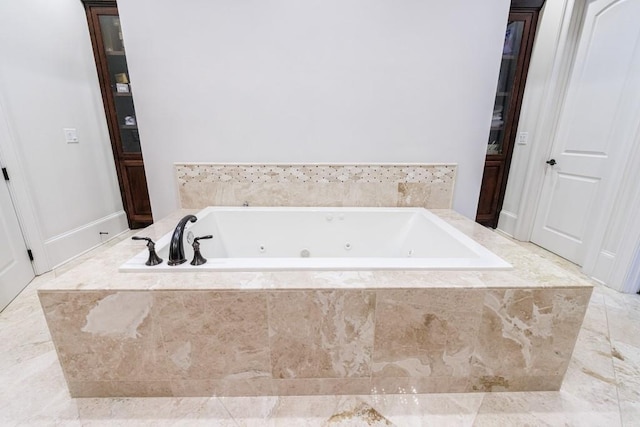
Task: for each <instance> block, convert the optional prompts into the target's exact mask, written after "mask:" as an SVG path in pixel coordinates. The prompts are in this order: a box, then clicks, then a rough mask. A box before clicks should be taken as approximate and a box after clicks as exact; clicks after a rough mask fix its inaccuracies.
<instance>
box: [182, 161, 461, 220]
mask: <svg viewBox="0 0 640 427" xmlns="http://www.w3.org/2000/svg"><path fill="white" fill-rule="evenodd" d="M175 172H176V178H177V182H178V193H179V196H180V205H181V206H182V207H183V208H186V209H200V208H204V207H206V206H241V205H242V204H243V203H244V202H248V203H249V204H250V205H251V206H328V207H333V206H387V207H389V206H400V207H402V206H414V207H424V208H428V209H449V208H451V204H452V201H453V187H454V183H455V177H456V165H455V164H221V163H176V164H175Z"/></svg>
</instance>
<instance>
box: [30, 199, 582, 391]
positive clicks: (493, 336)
mask: <svg viewBox="0 0 640 427" xmlns="http://www.w3.org/2000/svg"><path fill="white" fill-rule="evenodd" d="M435 212H436V213H437V214H438V215H439V216H440V217H442V218H443V219H445V220H446V221H447V222H449V223H451V224H452V225H454V226H455V227H456V228H458V229H460V230H461V231H462V232H464V233H465V234H468V235H470V236H471V237H473V238H474V239H475V240H476V241H478V242H479V243H481V244H483V245H485V246H486V247H488V248H489V249H490V250H492V251H493V252H494V253H496V254H497V255H499V256H501V257H503V258H504V259H505V260H506V261H508V262H509V263H511V264H512V265H514V267H515V268H514V270H511V271H490V272H473V271H470V272H455V271H432V272H418V271H406V272H390V271H340V272H338V271H323V272H313V271H303V272H287V271H281V272H269V273H261V272H220V273H163V274H159V273H119V272H118V266H119V265H120V264H121V263H122V262H124V261H125V260H126V259H128V258H130V257H131V256H132V255H134V254H135V253H137V252H138V251H140V250H141V249H143V247H142V248H141V245H140V244H138V243H137V242H133V241H124V242H122V243H120V244H118V245H116V246H115V247H113V248H111V249H109V250H107V251H105V252H103V253H102V254H101V255H99V256H96V257H95V258H93V259H91V260H89V261H87V262H85V263H84V264H82V265H80V266H78V267H76V268H75V269H73V270H71V271H69V272H67V273H65V274H64V275H62V276H61V277H59V278H57V279H55V280H53V281H51V282H49V283H47V284H46V285H44V286H43V287H41V288H40V289H39V291H38V294H39V298H40V302H41V305H42V308H43V311H44V313H45V317H46V319H47V323H48V326H49V329H50V332H51V335H52V338H53V342H54V344H55V347H56V350H57V353H58V357H59V360H60V364H61V366H62V368H63V372H64V374H65V377H66V379H67V383H68V386H69V390H70V392H71V395H72V396H74V397H91V396H96V397H106V396H211V395H218V396H257V395H305V394H306V395H313V394H318V395H324V394H376V393H403V392H407V391H411V392H413V393H430V392H473V391H531V390H558V389H559V387H560V385H561V383H562V379H563V376H564V373H565V370H566V369H567V366H568V363H569V360H570V358H571V353H572V351H573V347H574V344H575V340H576V337H577V334H578V331H579V329H580V326H581V324H582V319H583V316H584V313H585V310H586V307H587V304H588V301H589V298H590V295H591V292H592V286H591V285H590V284H589V283H587V282H585V281H582V280H580V279H577V278H576V277H575V276H573V275H571V274H567V273H566V272H565V271H564V270H563V269H561V268H559V267H557V266H556V265H553V264H551V263H549V262H547V261H545V260H544V259H542V258H541V257H539V256H538V255H535V254H533V253H531V252H530V251H528V250H526V249H524V248H522V247H521V246H519V245H517V244H514V243H512V242H510V241H508V240H506V239H504V238H503V237H501V236H499V235H498V234H496V233H494V232H492V231H489V230H487V229H484V228H483V227H481V226H479V225H477V224H475V223H473V222H472V221H470V220H468V219H466V218H463V217H462V216H460V215H458V214H456V213H454V212H452V211H449V210H443V211H435ZM186 213H187V211H184V210H183V211H180V212H176V213H175V214H174V215H172V216H171V217H169V218H166V219H165V220H162V221H159V222H158V223H156V224H155V225H153V226H152V227H150V228H148V229H145V230H142V231H140V232H139V233H138V234H139V235H147V236H150V237H152V238H154V239H157V238H158V237H159V236H161V235H163V234H164V233H166V232H167V231H169V230H170V229H171V228H173V226H174V225H175V223H176V222H177V220H178V219H179V218H180V217H181V216H183V215H184V214H186Z"/></svg>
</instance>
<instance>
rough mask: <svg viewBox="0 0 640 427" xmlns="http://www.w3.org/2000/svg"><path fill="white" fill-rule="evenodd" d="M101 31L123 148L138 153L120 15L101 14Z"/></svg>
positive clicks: (137, 138) (138, 144) (134, 113)
mask: <svg viewBox="0 0 640 427" xmlns="http://www.w3.org/2000/svg"><path fill="white" fill-rule="evenodd" d="M100 32H101V33H102V42H103V44H104V51H105V54H106V58H107V69H108V73H109V85H110V87H111V93H112V94H113V100H114V105H115V109H116V117H117V121H118V132H119V133H120V143H121V145H122V151H123V152H125V153H139V152H140V137H139V136H138V124H137V121H136V111H135V108H134V106H133V97H132V94H131V84H130V82H129V71H128V69H127V58H126V56H125V52H124V44H123V41H122V31H121V30H120V18H118V17H117V16H113V15H100Z"/></svg>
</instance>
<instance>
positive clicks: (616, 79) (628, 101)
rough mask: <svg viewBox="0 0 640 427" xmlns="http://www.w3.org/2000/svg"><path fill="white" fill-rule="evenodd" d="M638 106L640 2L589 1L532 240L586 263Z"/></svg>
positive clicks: (637, 120)
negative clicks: (591, 241) (596, 226)
mask: <svg viewBox="0 0 640 427" xmlns="http://www.w3.org/2000/svg"><path fill="white" fill-rule="evenodd" d="M639 107H640V1H637V0H596V1H591V2H588V1H587V5H586V8H585V15H584V24H583V29H582V32H581V35H580V36H579V42H578V48H577V52H576V57H575V61H574V64H573V68H572V71H571V75H570V78H569V81H568V85H567V92H566V97H565V100H564V104H563V106H562V109H561V113H560V115H559V118H558V124H557V127H556V133H555V139H554V141H553V149H552V153H551V155H550V157H549V160H550V161H551V159H553V161H551V163H554V162H555V165H548V166H547V171H546V175H545V180H544V184H543V192H542V196H541V199H540V202H539V204H538V211H537V213H536V218H535V222H534V228H533V232H532V236H531V241H532V242H534V243H536V244H538V245H540V246H542V247H544V248H546V249H548V250H550V251H552V252H554V253H557V254H558V255H560V256H562V257H564V258H567V259H569V260H571V261H573V262H575V263H577V264H579V265H582V263H583V261H584V257H585V253H586V250H587V247H588V243H589V237H590V232H591V230H593V227H594V223H593V221H594V220H595V219H597V218H599V215H600V214H601V213H602V212H604V211H602V208H603V206H602V204H601V203H600V201H601V200H603V199H606V198H608V197H605V196H606V195H607V192H611V191H615V188H612V181H611V179H610V178H611V175H612V171H613V169H612V168H615V167H623V165H624V156H625V151H628V150H627V149H625V147H629V146H630V145H629V144H630V140H629V138H632V135H633V134H634V133H635V130H636V129H637V128H638V125H639V124H640V118H639V117H638V116H639V114H638V113H639V112H640V110H639Z"/></svg>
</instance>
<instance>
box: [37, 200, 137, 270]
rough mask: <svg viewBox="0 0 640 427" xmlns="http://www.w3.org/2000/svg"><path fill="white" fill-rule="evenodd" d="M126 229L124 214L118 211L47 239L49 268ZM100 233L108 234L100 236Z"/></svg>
mask: <svg viewBox="0 0 640 427" xmlns="http://www.w3.org/2000/svg"><path fill="white" fill-rule="evenodd" d="M128 229H129V225H128V224H127V215H126V213H125V212H124V211H118V212H115V213H113V214H111V215H107V216H105V217H103V218H100V219H98V220H96V221H93V222H90V223H88V224H85V225H83V226H81V227H78V228H75V229H73V230H70V231H67V232H66V233H62V234H59V235H57V236H54V237H52V238H50V239H47V240H45V242H44V248H45V251H46V253H47V256H48V258H49V263H50V268H51V269H53V268H56V267H57V266H59V265H60V264H63V263H65V262H67V261H69V260H70V259H72V258H74V257H76V256H78V255H80V254H82V253H84V252H86V251H88V250H90V249H93V248H95V247H96V246H99V245H101V244H102V243H104V242H106V241H107V240H110V239H111V238H112V237H115V236H117V235H118V234H120V233H122V232H123V231H126V230H128ZM100 232H106V233H108V234H100Z"/></svg>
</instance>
